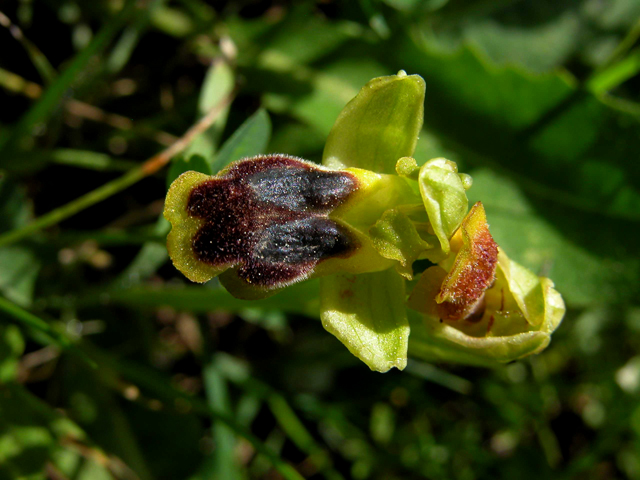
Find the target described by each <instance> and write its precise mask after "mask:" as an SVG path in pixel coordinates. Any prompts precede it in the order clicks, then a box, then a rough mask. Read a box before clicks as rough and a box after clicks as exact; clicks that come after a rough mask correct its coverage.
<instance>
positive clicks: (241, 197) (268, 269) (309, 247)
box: [187, 155, 358, 287]
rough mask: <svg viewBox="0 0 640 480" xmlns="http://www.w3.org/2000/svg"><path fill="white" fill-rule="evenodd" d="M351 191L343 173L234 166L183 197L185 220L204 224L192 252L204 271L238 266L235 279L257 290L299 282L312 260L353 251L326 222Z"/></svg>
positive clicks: (278, 165)
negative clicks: (208, 267)
mask: <svg viewBox="0 0 640 480" xmlns="http://www.w3.org/2000/svg"><path fill="white" fill-rule="evenodd" d="M357 187H358V184H357V180H356V178H355V177H354V176H352V175H351V174H349V173H347V172H343V171H331V170H324V169H321V168H319V167H316V166H315V165H313V164H310V163H307V162H304V161H301V160H298V159H295V158H292V157H287V156H283V155H274V156H264V157H258V158H255V159H251V160H246V161H243V162H238V163H236V164H235V165H233V166H231V167H230V168H229V169H228V170H227V171H226V172H224V173H223V174H222V175H220V176H218V177H216V178H212V179H211V180H208V181H205V182H203V183H201V184H200V185H198V186H196V187H195V188H194V189H193V190H192V191H191V193H190V196H189V201H188V203H187V211H188V213H189V215H191V216H194V217H199V218H202V219H204V220H205V221H206V223H205V225H203V226H202V227H201V228H200V230H199V231H198V232H197V233H196V235H195V236H194V238H193V250H194V253H195V255H196V257H197V258H198V259H199V260H200V261H202V262H205V263H207V264H210V265H223V264H233V265H238V275H239V276H240V278H243V279H245V280H246V281H247V282H249V283H252V284H256V285H259V286H264V287H273V286H277V285H280V284H286V283H291V282H293V281H295V280H297V279H300V278H304V277H305V276H307V275H308V274H309V273H310V272H311V271H312V270H313V268H314V267H315V265H316V264H317V263H318V262H319V261H321V260H324V259H327V258H331V257H335V256H343V255H348V254H349V252H351V251H353V250H354V249H355V248H357V241H356V239H355V238H354V236H353V234H352V233H351V232H350V231H349V228H348V227H347V226H345V225H342V224H341V223H340V222H338V221H336V220H333V219H331V218H329V217H328V216H327V215H328V213H329V212H330V211H331V210H333V209H335V208H336V207H337V206H339V205H340V204H342V203H343V202H344V201H345V200H346V199H347V198H348V197H349V195H351V193H353V192H354V191H355V190H356V189H357Z"/></svg>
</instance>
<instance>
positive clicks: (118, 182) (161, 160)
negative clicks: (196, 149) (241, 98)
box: [0, 92, 234, 246]
mask: <svg viewBox="0 0 640 480" xmlns="http://www.w3.org/2000/svg"><path fill="white" fill-rule="evenodd" d="M233 97H234V92H232V93H231V94H229V95H228V96H227V97H225V98H223V99H222V100H221V101H220V102H218V104H217V105H215V106H214V107H213V108H212V109H211V110H210V111H209V113H207V115H205V116H204V117H202V119H200V121H199V122H197V123H196V124H195V125H193V126H192V127H191V128H190V129H189V130H187V132H186V133H185V134H184V135H183V136H182V137H181V138H180V139H179V140H178V141H176V142H175V143H173V144H172V145H171V146H169V147H168V148H166V149H165V150H163V151H162V152H160V153H159V154H157V155H155V156H154V157H151V158H150V159H149V160H147V161H146V162H145V163H143V164H142V165H141V166H140V167H138V168H136V169H134V170H131V171H129V172H128V173H126V174H124V175H123V176H121V177H120V178H117V179H115V180H113V181H111V182H109V183H106V184H104V185H103V186H101V187H98V188H96V189H95V190H93V191H92V192H89V193H87V194H86V195H83V196H82V197H80V198H77V199H76V200H73V201H71V202H69V203H67V204H66V205H63V206H62V207H59V208H56V209H55V210H53V211H51V212H49V213H47V214H45V215H43V216H41V217H40V218H38V219H37V220H35V221H33V222H31V223H29V224H28V225H25V226H24V227H22V228H18V229H16V230H12V231H10V232H8V233H5V234H4V235H2V236H0V246H5V245H9V244H11V243H14V242H17V241H18V240H21V239H23V238H25V237H28V236H29V235H31V234H33V233H35V232H38V231H40V230H42V229H43V228H47V227H50V226H52V225H55V224H57V223H58V222H60V221H62V220H64V219H65V218H69V217H71V216H72V215H75V214H76V213H78V212H80V211H81V210H84V209H85V208H87V207H90V206H91V205H95V204H96V203H98V202H101V201H102V200H105V199H106V198H109V197H110V196H112V195H114V194H116V193H118V192H120V191H121V190H124V189H125V188H127V187H129V186H131V185H133V184H134V183H136V182H138V181H139V180H141V179H143V178H144V177H147V176H149V175H151V174H153V173H155V172H157V171H158V170H160V169H161V168H162V167H164V166H165V165H166V164H167V163H169V161H170V160H171V158H173V157H174V156H176V155H177V154H179V153H180V152H182V151H183V150H184V149H185V148H186V147H187V146H188V145H189V143H190V142H191V141H192V140H193V138H195V137H196V136H197V135H199V134H200V133H201V132H203V131H205V130H206V129H207V128H208V127H209V126H210V125H211V124H212V123H213V122H215V120H216V118H218V115H220V113H221V112H223V111H224V110H225V109H226V108H227V106H228V105H229V104H230V103H231V100H232V99H233Z"/></svg>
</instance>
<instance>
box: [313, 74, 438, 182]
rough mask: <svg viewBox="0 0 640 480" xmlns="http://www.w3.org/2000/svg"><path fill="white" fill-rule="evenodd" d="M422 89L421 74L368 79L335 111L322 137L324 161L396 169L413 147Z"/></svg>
mask: <svg viewBox="0 0 640 480" xmlns="http://www.w3.org/2000/svg"><path fill="white" fill-rule="evenodd" d="M424 92H425V84H424V81H423V80H422V78H420V77H419V76H417V75H407V74H406V73H405V72H404V71H401V72H400V73H399V74H398V75H391V76H388V77H379V78H375V79H373V80H371V81H370V82H369V83H367V84H366V85H365V86H364V87H362V90H360V93H358V95H357V96H356V97H355V98H354V99H353V100H351V101H350V102H349V103H348V104H347V106H346V107H345V108H344V109H343V110H342V112H341V113H340V116H339V117H338V119H337V120H336V123H335V124H334V126H333V129H332V130H331V133H330V134H329V138H328V139H327V144H326V146H325V149H324V153H323V156H322V162H323V164H324V165H327V166H329V167H333V168H346V167H357V168H363V169H368V170H373V171H374V172H378V173H391V174H393V173H395V165H396V161H397V160H398V159H399V158H401V157H409V156H411V155H412V154H413V151H414V150H415V148H416V142H417V140H418V133H419V132H420V128H421V127H422V116H423V109H424V105H423V104H424Z"/></svg>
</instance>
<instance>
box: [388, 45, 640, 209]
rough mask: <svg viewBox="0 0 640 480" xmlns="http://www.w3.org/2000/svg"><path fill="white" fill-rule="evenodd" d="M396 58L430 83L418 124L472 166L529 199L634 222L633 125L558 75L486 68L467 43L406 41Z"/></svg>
mask: <svg viewBox="0 0 640 480" xmlns="http://www.w3.org/2000/svg"><path fill="white" fill-rule="evenodd" d="M395 48H396V49H397V52H398V57H397V59H396V62H397V63H395V62H394V63H393V65H402V66H403V68H411V69H412V70H413V71H416V72H417V73H419V74H420V75H422V76H423V78H424V79H425V81H426V82H427V84H428V85H429V101H428V102H426V107H425V108H426V110H425V126H426V127H427V128H428V129H430V130H432V131H433V132H434V133H436V134H438V135H439V136H440V137H441V138H442V140H443V143H444V144H445V146H448V147H449V148H452V149H454V150H458V151H460V152H461V153H463V154H464V155H465V156H466V157H467V158H468V159H469V161H471V162H474V163H476V164H479V165H485V166H490V167H493V168H496V167H498V168H501V169H504V171H506V172H508V173H510V174H511V175H513V176H514V177H516V178H518V180H519V182H520V184H521V185H522V186H523V187H524V188H526V190H527V192H528V193H531V194H533V195H535V196H537V197H538V198H544V199H550V200H553V201H555V202H557V203H558V205H562V206H569V207H573V208H577V209H579V210H582V211H584V212H586V211H591V212H598V213H601V214H604V215H608V216H611V217H616V218H626V219H632V220H638V219H639V218H640V214H639V213H638V212H640V191H639V189H638V187H637V185H635V183H634V182H633V180H632V179H634V178H637V176H638V173H639V172H638V165H637V162H635V157H636V151H635V145H636V140H637V138H638V137H639V136H640V123H639V122H637V120H636V117H635V115H634V114H632V113H629V112H623V111H620V110H615V109H613V108H611V107H609V106H607V105H605V104H604V103H603V102H602V101H601V100H599V99H597V98H596V97H594V96H593V95H592V94H590V93H585V92H582V91H579V90H578V89H577V88H576V86H575V81H574V80H573V79H572V78H571V77H569V76H568V75H567V74H566V73H554V74H543V75H537V76H535V77H534V76H531V75H526V74H524V73H522V72H520V71H517V70H515V69H512V68H500V69H496V68H492V67H491V66H490V65H487V64H486V63H485V62H482V61H481V60H480V59H479V58H478V57H477V56H476V55H474V54H473V53H472V52H471V51H470V50H468V49H462V50H460V51H458V52H456V53H455V54H452V55H443V54H438V53H434V52H432V51H429V50H428V49H426V48H420V47H418V46H417V45H416V44H415V43H414V42H413V41H412V40H410V39H408V38H406V39H404V40H402V41H400V42H399V43H398V44H396V46H395Z"/></svg>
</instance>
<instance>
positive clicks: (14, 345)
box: [0, 324, 24, 384]
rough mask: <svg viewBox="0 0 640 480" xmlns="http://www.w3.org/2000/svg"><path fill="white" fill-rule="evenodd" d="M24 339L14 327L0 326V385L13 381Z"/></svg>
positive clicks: (22, 350)
mask: <svg viewBox="0 0 640 480" xmlns="http://www.w3.org/2000/svg"><path fill="white" fill-rule="evenodd" d="M23 352H24V339H23V338H22V335H21V333H20V329H19V328H18V327H17V326H16V325H2V324H0V384H2V383H7V382H9V381H11V380H15V378H16V374H17V373H18V361H19V359H20V356H21V355H22V353H23Z"/></svg>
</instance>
